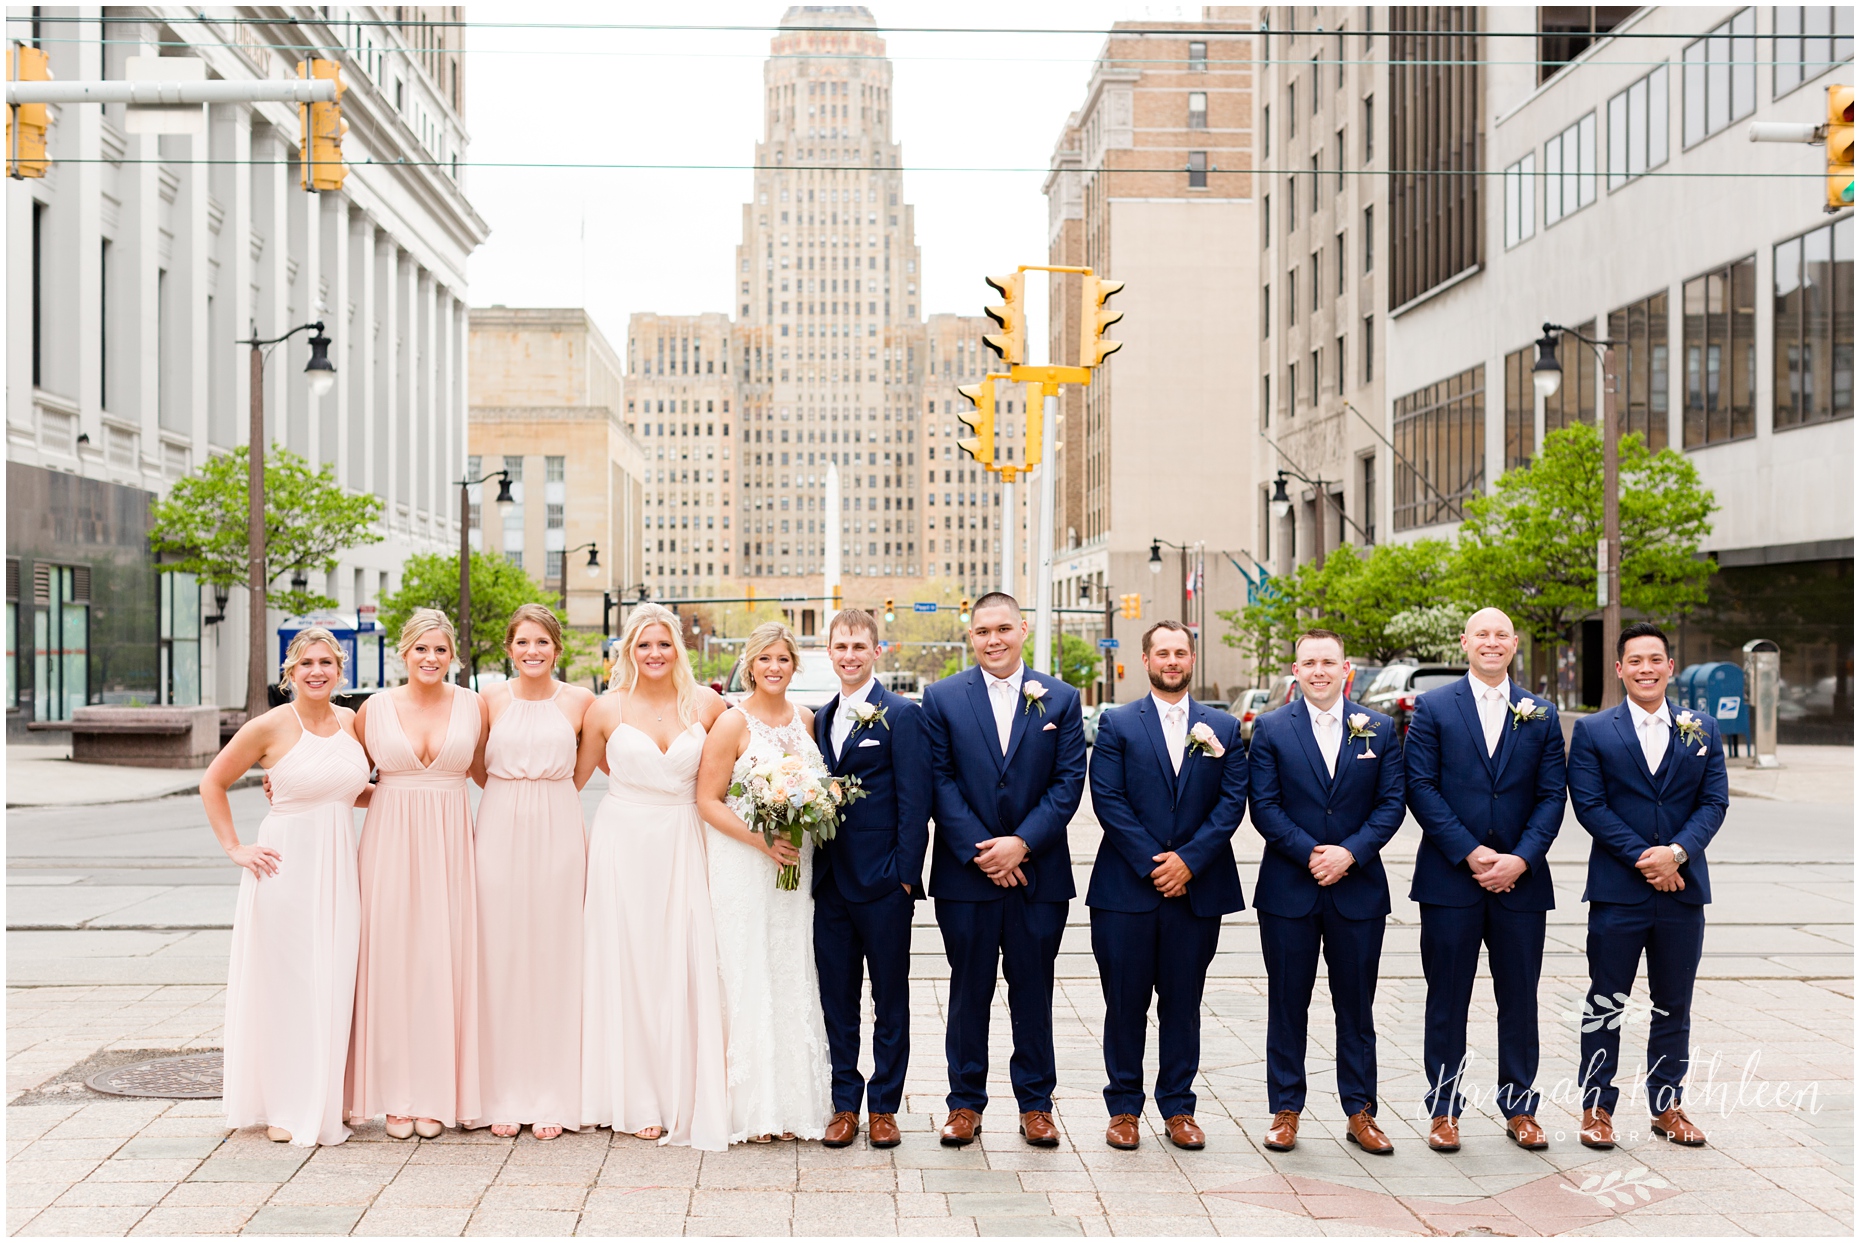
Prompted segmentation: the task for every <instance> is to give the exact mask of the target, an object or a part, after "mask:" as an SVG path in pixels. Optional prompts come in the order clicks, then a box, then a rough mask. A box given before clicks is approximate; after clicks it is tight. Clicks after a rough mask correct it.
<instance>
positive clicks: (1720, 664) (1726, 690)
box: [1679, 660, 1750, 754]
mask: <svg viewBox="0 0 1860 1243" xmlns="http://www.w3.org/2000/svg"><path fill="white" fill-rule="evenodd" d="M1679 704H1680V706H1681V707H1683V708H1690V709H1692V710H1693V711H1694V712H1697V713H1700V714H1701V715H1708V716H1710V717H1712V718H1713V719H1715V720H1716V721H1717V722H1718V732H1719V733H1721V734H1723V735H1724V736H1725V739H1726V741H1727V742H1728V741H1730V740H1732V739H1744V740H1746V741H1747V740H1748V739H1749V738H1750V701H1749V699H1748V697H1747V696H1746V695H1745V694H1744V671H1743V669H1742V668H1741V667H1739V666H1737V665H1734V664H1732V663H1731V662H1729V661H1726V660H1712V661H1707V662H1705V663H1704V664H1700V665H1688V666H1686V668H1685V669H1684V670H1683V671H1681V673H1680V675H1679ZM1732 754H1736V747H1735V744H1733V747H1732Z"/></svg>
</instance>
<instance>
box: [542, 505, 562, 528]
mask: <svg viewBox="0 0 1860 1243" xmlns="http://www.w3.org/2000/svg"><path fill="white" fill-rule="evenodd" d="M565 508H566V507H565V506H562V505H545V506H544V507H543V510H544V518H545V521H546V525H547V526H548V528H549V529H550V530H552V531H559V530H561V529H562V527H563V510H564V509H565Z"/></svg>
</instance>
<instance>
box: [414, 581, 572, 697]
mask: <svg viewBox="0 0 1860 1243" xmlns="http://www.w3.org/2000/svg"><path fill="white" fill-rule="evenodd" d="M520 604H546V605H548V606H549V607H550V608H552V609H555V608H560V607H561V602H560V600H558V599H557V598H556V594H555V593H554V592H553V591H549V590H547V589H545V588H544V587H543V585H542V584H541V583H539V582H537V581H536V580H535V579H533V578H531V577H530V576H529V575H528V574H526V573H524V572H523V570H522V569H520V568H519V567H518V566H516V565H514V564H513V563H511V562H509V561H507V560H505V559H504V558H502V557H495V556H486V555H485V554H484V553H482V552H475V551H474V552H473V553H472V555H471V651H470V652H466V653H462V655H463V656H465V658H466V659H467V660H468V661H469V662H470V665H471V672H472V673H474V674H476V673H477V672H478V666H479V665H481V664H489V665H493V666H495V667H497V668H503V666H504V663H505V660H504V627H505V626H506V625H508V624H509V622H510V615H511V614H512V613H514V612H516V610H517V606H518V605H520ZM415 609H438V610H439V611H440V612H442V613H444V614H446V616H448V617H450V618H452V619H453V620H454V622H456V621H457V620H458V615H459V559H458V556H457V555H456V554H452V553H441V552H423V553H417V554H415V555H414V556H411V557H409V558H407V561H406V563H405V564H404V565H402V566H401V568H400V587H399V589H398V590H396V591H394V592H392V593H390V594H388V595H386V596H383V597H382V599H381V625H382V628H383V629H385V630H386V631H387V632H388V638H389V641H390V642H392V641H393V639H394V638H395V637H396V636H398V635H399V634H400V628H401V627H402V626H403V625H405V624H406V622H407V619H408V618H409V617H411V616H412V615H413V611H414V610H415Z"/></svg>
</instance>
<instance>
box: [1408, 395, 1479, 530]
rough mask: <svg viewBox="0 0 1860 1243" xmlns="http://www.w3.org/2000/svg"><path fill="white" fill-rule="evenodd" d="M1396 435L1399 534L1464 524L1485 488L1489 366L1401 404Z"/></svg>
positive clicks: (1409, 398)
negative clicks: (1469, 504) (1470, 502)
mask: <svg viewBox="0 0 1860 1243" xmlns="http://www.w3.org/2000/svg"><path fill="white" fill-rule="evenodd" d="M1394 430H1395V438H1394V439H1395V450H1396V452H1395V460H1396V462H1397V463H1398V465H1397V468H1396V472H1395V529H1396V530H1397V531H1411V530H1413V529H1415V528H1416V527H1426V526H1433V525H1435V524H1436V523H1442V522H1458V521H1460V520H1461V518H1462V517H1463V516H1464V512H1463V505H1464V503H1465V501H1466V500H1467V499H1468V498H1469V497H1473V496H1477V495H1478V494H1479V492H1480V491H1481V490H1482V489H1483V488H1484V486H1485V365H1484V364H1483V363H1481V364H1480V365H1479V366H1477V367H1474V368H1472V369H1471V370H1468V371H1462V372H1460V374H1458V375H1456V376H1454V377H1452V378H1451V379H1448V380H1442V381H1440V382H1439V383H1438V384H1430V385H1428V386H1427V387H1426V388H1423V389H1419V390H1417V391H1415V392H1413V393H1410V394H1408V395H1407V396H1406V397H1402V398H1399V399H1397V400H1396V402H1395V429H1394ZM1417 471H1418V472H1419V474H1417Z"/></svg>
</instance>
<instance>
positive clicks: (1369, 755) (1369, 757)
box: [1356, 751, 1376, 760]
mask: <svg viewBox="0 0 1860 1243" xmlns="http://www.w3.org/2000/svg"><path fill="white" fill-rule="evenodd" d="M1356 758H1357V759H1359V760H1373V759H1375V758H1376V753H1375V752H1374V751H1364V752H1363V753H1362V754H1361V755H1359V756H1357V757H1356Z"/></svg>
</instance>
